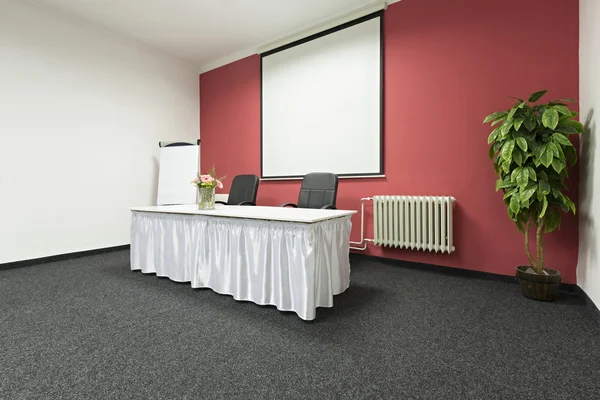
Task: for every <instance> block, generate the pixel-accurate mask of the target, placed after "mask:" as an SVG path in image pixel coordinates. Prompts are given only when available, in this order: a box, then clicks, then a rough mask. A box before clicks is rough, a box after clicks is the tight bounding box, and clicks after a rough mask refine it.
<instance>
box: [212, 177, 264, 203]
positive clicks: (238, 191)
mask: <svg viewBox="0 0 600 400" xmlns="http://www.w3.org/2000/svg"><path fill="white" fill-rule="evenodd" d="M257 192H258V176H256V175H238V176H236V177H235V178H233V182H231V189H230V190H229V197H228V198H227V203H225V202H224V201H215V203H219V204H225V205H228V206H255V205H256V193H257Z"/></svg>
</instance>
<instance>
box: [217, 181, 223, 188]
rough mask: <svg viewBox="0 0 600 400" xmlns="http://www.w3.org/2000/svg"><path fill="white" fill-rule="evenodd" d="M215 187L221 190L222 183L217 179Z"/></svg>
mask: <svg viewBox="0 0 600 400" xmlns="http://www.w3.org/2000/svg"><path fill="white" fill-rule="evenodd" d="M217 187H218V188H219V189H223V182H221V181H220V180H218V179H217Z"/></svg>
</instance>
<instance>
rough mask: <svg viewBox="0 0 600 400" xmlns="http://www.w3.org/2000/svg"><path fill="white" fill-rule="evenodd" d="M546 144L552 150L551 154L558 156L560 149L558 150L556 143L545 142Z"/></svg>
mask: <svg viewBox="0 0 600 400" xmlns="http://www.w3.org/2000/svg"><path fill="white" fill-rule="evenodd" d="M546 146H547V147H548V150H550V151H552V155H553V156H554V157H560V154H561V153H560V150H558V146H557V145H556V143H554V142H548V143H547V144H546Z"/></svg>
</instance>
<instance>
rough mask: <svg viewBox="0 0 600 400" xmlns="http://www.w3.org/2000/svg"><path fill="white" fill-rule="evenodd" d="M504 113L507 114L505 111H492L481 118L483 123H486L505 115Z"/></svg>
mask: <svg viewBox="0 0 600 400" xmlns="http://www.w3.org/2000/svg"><path fill="white" fill-rule="evenodd" d="M506 114H507V113H506V111H500V112H495V113H492V114H490V115H488V116H487V117H485V119H484V120H483V123H484V124H487V123H488V122H490V121H492V120H495V119H496V118H499V117H503V116H506Z"/></svg>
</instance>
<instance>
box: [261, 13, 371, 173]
mask: <svg viewBox="0 0 600 400" xmlns="http://www.w3.org/2000/svg"><path fill="white" fill-rule="evenodd" d="M382 23H383V21H382V13H381V12H378V13H376V14H371V15H369V16H366V17H363V18H361V19H358V20H356V21H352V22H349V23H347V24H344V25H342V26H339V27H336V28H333V29H330V30H328V31H325V32H322V33H319V34H317V35H313V36H311V37H308V38H306V39H302V40H300V41H298V42H294V43H291V44H289V45H286V46H283V47H281V48H278V49H275V50H272V51H269V52H266V53H263V54H262V55H261V173H262V177H263V178H291V177H299V176H303V175H305V174H306V173H309V172H334V173H336V174H338V175H340V176H372V175H381V174H383V154H382V153H383V152H382V107H383V104H382V102H383V85H382V83H383V82H382V79H383V64H382V63H383V48H382Z"/></svg>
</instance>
